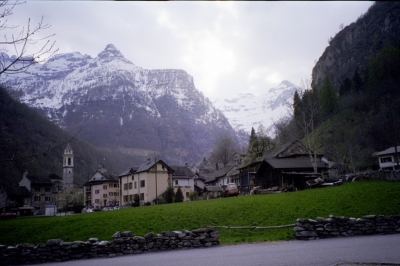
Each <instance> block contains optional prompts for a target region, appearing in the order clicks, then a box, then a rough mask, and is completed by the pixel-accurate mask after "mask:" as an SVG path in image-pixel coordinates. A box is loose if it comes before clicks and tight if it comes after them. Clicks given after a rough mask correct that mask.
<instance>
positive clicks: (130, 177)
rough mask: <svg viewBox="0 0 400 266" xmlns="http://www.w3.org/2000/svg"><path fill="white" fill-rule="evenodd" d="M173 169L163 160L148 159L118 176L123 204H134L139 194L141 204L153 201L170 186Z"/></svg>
mask: <svg viewBox="0 0 400 266" xmlns="http://www.w3.org/2000/svg"><path fill="white" fill-rule="evenodd" d="M172 173H173V170H172V168H171V167H169V166H168V165H167V164H166V163H165V162H163V161H162V160H158V161H155V160H147V161H146V162H145V163H143V164H141V165H140V166H138V167H132V168H130V169H128V170H126V171H124V172H123V173H122V174H120V175H119V176H118V178H119V185H120V188H121V190H120V191H121V193H120V194H121V205H129V204H132V202H133V201H134V199H135V197H136V196H138V197H139V200H140V204H144V203H145V202H153V201H154V200H155V199H156V198H157V197H160V196H161V194H162V193H164V192H165V191H166V190H167V188H168V182H171V181H172Z"/></svg>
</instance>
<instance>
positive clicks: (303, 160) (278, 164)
mask: <svg viewBox="0 0 400 266" xmlns="http://www.w3.org/2000/svg"><path fill="white" fill-rule="evenodd" d="M265 161H266V162H267V163H268V164H269V165H271V166H272V167H273V168H275V169H301V168H313V166H312V164H311V160H310V158H309V157H306V156H301V157H296V158H268V159H265ZM317 167H318V168H326V167H327V166H326V165H325V164H323V163H322V162H321V161H320V160H318V161H317Z"/></svg>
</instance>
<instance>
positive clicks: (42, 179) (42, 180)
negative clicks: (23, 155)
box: [27, 175, 53, 184]
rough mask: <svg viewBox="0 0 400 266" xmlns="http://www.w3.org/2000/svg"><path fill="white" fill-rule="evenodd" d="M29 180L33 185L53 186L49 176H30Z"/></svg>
mask: <svg viewBox="0 0 400 266" xmlns="http://www.w3.org/2000/svg"><path fill="white" fill-rule="evenodd" d="M27 178H28V179H29V180H30V181H31V183H32V184H53V182H51V180H50V178H48V177H47V176H32V175H28V176H27Z"/></svg>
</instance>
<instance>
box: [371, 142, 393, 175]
mask: <svg viewBox="0 0 400 266" xmlns="http://www.w3.org/2000/svg"><path fill="white" fill-rule="evenodd" d="M396 150H397V151H396ZM372 156H374V157H377V158H378V162H379V168H380V169H392V170H395V169H398V168H399V167H398V166H397V165H398V164H397V162H399V164H400V146H397V147H396V148H395V147H394V146H393V147H390V148H388V149H386V150H384V151H378V152H375V153H374V154H372Z"/></svg>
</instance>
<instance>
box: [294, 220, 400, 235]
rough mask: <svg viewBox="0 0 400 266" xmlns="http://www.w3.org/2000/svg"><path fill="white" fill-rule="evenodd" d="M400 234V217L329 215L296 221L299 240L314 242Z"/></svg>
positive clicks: (295, 229) (296, 232)
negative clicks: (348, 237)
mask: <svg viewBox="0 0 400 266" xmlns="http://www.w3.org/2000/svg"><path fill="white" fill-rule="evenodd" d="M395 233H400V215H392V216H385V215H378V216H377V215H366V216H363V217H362V218H347V217H344V216H334V215H329V218H326V219H325V218H321V217H319V218H317V219H316V220H313V219H303V218H299V219H297V220H296V226H295V227H294V235H295V237H296V239H299V240H312V239H319V238H330V237H338V236H345V237H346V236H356V235H373V234H395Z"/></svg>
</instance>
